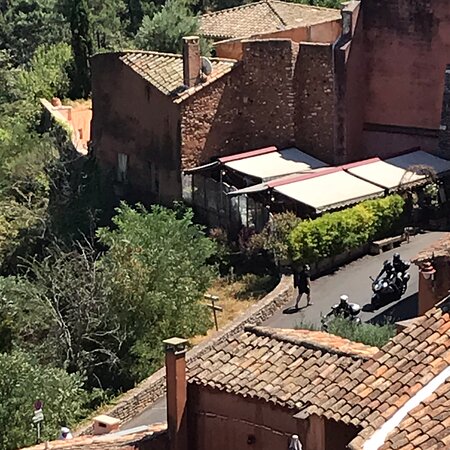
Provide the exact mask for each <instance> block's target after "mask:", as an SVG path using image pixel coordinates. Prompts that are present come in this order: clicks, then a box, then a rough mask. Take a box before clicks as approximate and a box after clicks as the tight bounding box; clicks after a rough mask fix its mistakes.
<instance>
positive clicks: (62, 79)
mask: <svg viewBox="0 0 450 450" xmlns="http://www.w3.org/2000/svg"><path fill="white" fill-rule="evenodd" d="M71 62H72V55H71V50H70V46H69V45H68V44H65V43H59V44H55V45H51V46H48V45H42V46H39V47H37V49H36V51H35V53H34V54H33V56H32V58H31V59H30V61H29V63H28V64H27V66H25V67H21V68H17V69H11V70H10V71H9V74H8V75H7V76H6V79H7V83H6V89H7V90H8V99H9V104H5V105H3V109H4V113H5V114H8V115H10V114H11V112H12V113H13V114H19V115H20V116H21V117H23V118H24V119H25V121H26V122H27V124H28V126H29V127H30V128H31V127H32V126H33V124H34V123H35V122H36V120H37V117H38V116H39V115H40V112H41V111H42V107H41V105H40V102H39V101H40V99H41V98H46V99H50V98H52V97H53V96H59V97H64V96H66V95H67V93H68V91H69V87H70V80H69V76H68V69H69V66H70V65H71Z"/></svg>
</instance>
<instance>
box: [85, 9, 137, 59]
mask: <svg viewBox="0 0 450 450" xmlns="http://www.w3.org/2000/svg"><path fill="white" fill-rule="evenodd" d="M89 8H90V10H89V12H90V18H91V25H92V26H91V28H92V31H93V38H94V47H95V49H96V51H101V50H117V49H121V48H122V47H123V45H124V43H125V42H126V37H125V36H126V33H125V31H126V28H127V22H129V18H128V17H127V15H126V13H127V8H126V4H125V2H124V1H123V0H91V1H90V2H89Z"/></svg>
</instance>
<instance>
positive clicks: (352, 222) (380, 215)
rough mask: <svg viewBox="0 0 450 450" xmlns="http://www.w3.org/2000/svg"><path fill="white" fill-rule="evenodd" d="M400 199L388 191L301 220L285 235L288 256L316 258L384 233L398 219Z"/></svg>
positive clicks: (351, 247) (356, 244)
mask: <svg viewBox="0 0 450 450" xmlns="http://www.w3.org/2000/svg"><path fill="white" fill-rule="evenodd" d="M404 203H405V202H404V200H403V198H402V197H400V196H399V195H392V196H389V197H386V198H382V199H378V200H367V201H365V202H362V203H360V204H359V205H356V206H354V207H353V208H349V209H345V210H343V211H337V212H334V213H328V214H324V215H323V216H321V217H319V218H317V219H314V220H307V221H303V222H301V223H300V224H298V225H297V226H296V227H295V229H294V230H293V231H292V232H291V233H290V236H289V246H290V252H291V256H292V259H293V260H294V261H297V262H300V261H305V262H310V263H311V262H316V261H319V260H320V259H323V258H327V257H330V256H336V255H338V254H340V253H343V252H345V251H347V250H351V249H353V248H356V247H359V246H360V245H363V244H364V243H366V242H368V241H369V240H371V239H374V238H378V237H380V236H384V235H386V233H388V232H389V230H390V229H391V228H392V226H393V225H395V223H396V222H397V221H398V220H399V218H400V216H401V214H402V212H403V206H404Z"/></svg>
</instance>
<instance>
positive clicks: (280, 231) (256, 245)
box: [247, 211, 301, 259]
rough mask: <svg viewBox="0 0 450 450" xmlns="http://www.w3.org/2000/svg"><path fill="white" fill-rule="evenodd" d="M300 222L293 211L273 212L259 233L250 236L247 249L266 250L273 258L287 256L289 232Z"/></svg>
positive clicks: (254, 251)
mask: <svg viewBox="0 0 450 450" xmlns="http://www.w3.org/2000/svg"><path fill="white" fill-rule="evenodd" d="M300 222H301V219H300V218H299V217H297V216H296V215H295V214H294V213H293V212H289V211H288V212H283V213H279V214H274V215H273V216H272V218H271V220H270V221H269V222H268V223H267V224H266V226H265V227H264V228H263V230H262V231H261V233H258V234H254V235H252V236H251V237H250V239H249V242H248V246H247V251H249V252H251V253H257V252H260V251H266V252H267V253H269V254H270V255H271V256H272V257H273V258H274V259H286V258H288V257H289V234H290V233H291V232H292V230H293V229H294V228H295V227H296V226H297V225H298V224H299V223H300Z"/></svg>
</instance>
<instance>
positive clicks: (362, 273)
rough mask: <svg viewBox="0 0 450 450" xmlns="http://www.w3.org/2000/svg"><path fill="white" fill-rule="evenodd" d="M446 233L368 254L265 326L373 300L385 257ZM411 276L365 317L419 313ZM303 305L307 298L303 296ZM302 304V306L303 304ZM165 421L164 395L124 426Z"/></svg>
mask: <svg viewBox="0 0 450 450" xmlns="http://www.w3.org/2000/svg"><path fill="white" fill-rule="evenodd" d="M443 234H444V233H439V232H432V233H426V234H421V235H418V236H414V237H412V238H411V240H410V242H409V244H403V245H402V246H401V247H399V248H396V249H394V250H391V251H388V252H385V253H382V254H380V255H377V256H365V257H363V258H360V259H358V260H356V261H354V262H352V263H351V264H348V265H347V266H345V267H343V268H341V269H339V270H338V271H336V272H335V273H334V274H332V275H327V276H324V277H321V278H318V279H317V280H313V281H312V282H311V288H312V301H313V305H312V306H309V307H308V308H303V309H300V311H296V312H294V313H292V311H293V306H294V304H295V298H293V299H292V302H290V303H289V304H288V305H285V306H284V307H283V308H281V309H280V310H279V311H277V312H276V313H275V314H274V315H273V316H272V317H271V318H270V319H269V320H267V321H266V322H265V323H264V325H265V326H270V327H277V328H294V327H295V326H297V325H300V324H301V322H308V323H314V324H316V325H320V317H321V313H322V314H326V313H327V312H328V311H329V310H330V309H331V307H332V306H333V305H334V304H335V303H336V302H337V301H338V300H339V296H340V295H341V294H347V295H348V296H349V297H350V300H351V301H353V302H356V303H359V304H360V305H364V304H366V303H369V302H370V297H371V280H370V278H369V276H373V277H374V276H376V275H377V274H378V272H379V271H380V269H381V266H382V264H383V262H384V261H385V260H386V259H389V258H392V255H393V254H394V253H395V252H399V253H400V255H401V256H402V258H403V259H407V260H409V259H410V258H413V257H414V256H416V255H417V254H418V253H419V252H420V251H421V250H422V249H424V248H426V247H427V246H429V245H430V244H432V243H433V242H434V241H436V240H437V239H439V238H440V237H441V236H442V235H443ZM410 273H411V279H410V282H409V285H408V290H407V291H406V293H405V295H404V296H403V298H402V299H401V300H399V301H398V302H396V303H394V304H391V305H388V306H387V307H385V308H382V309H379V310H378V311H375V312H363V313H362V316H361V318H362V320H363V321H371V322H383V321H385V320H386V318H388V319H389V320H391V321H397V320H404V319H408V318H411V317H414V316H415V315H416V314H417V289H418V271H417V268H416V266H414V265H412V266H411V270H410ZM302 302H303V305H304V304H305V303H306V298H303V299H302ZM300 306H301V305H300ZM165 421H166V399H165V398H161V399H159V400H157V401H156V402H155V403H154V404H153V405H151V406H150V407H149V408H147V409H146V410H145V411H143V412H142V413H141V414H140V415H139V416H137V417H135V418H134V419H133V420H131V421H130V422H128V423H126V424H125V425H123V426H122V427H121V428H122V429H131V428H134V427H137V426H140V425H149V424H152V423H158V422H165Z"/></svg>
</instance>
